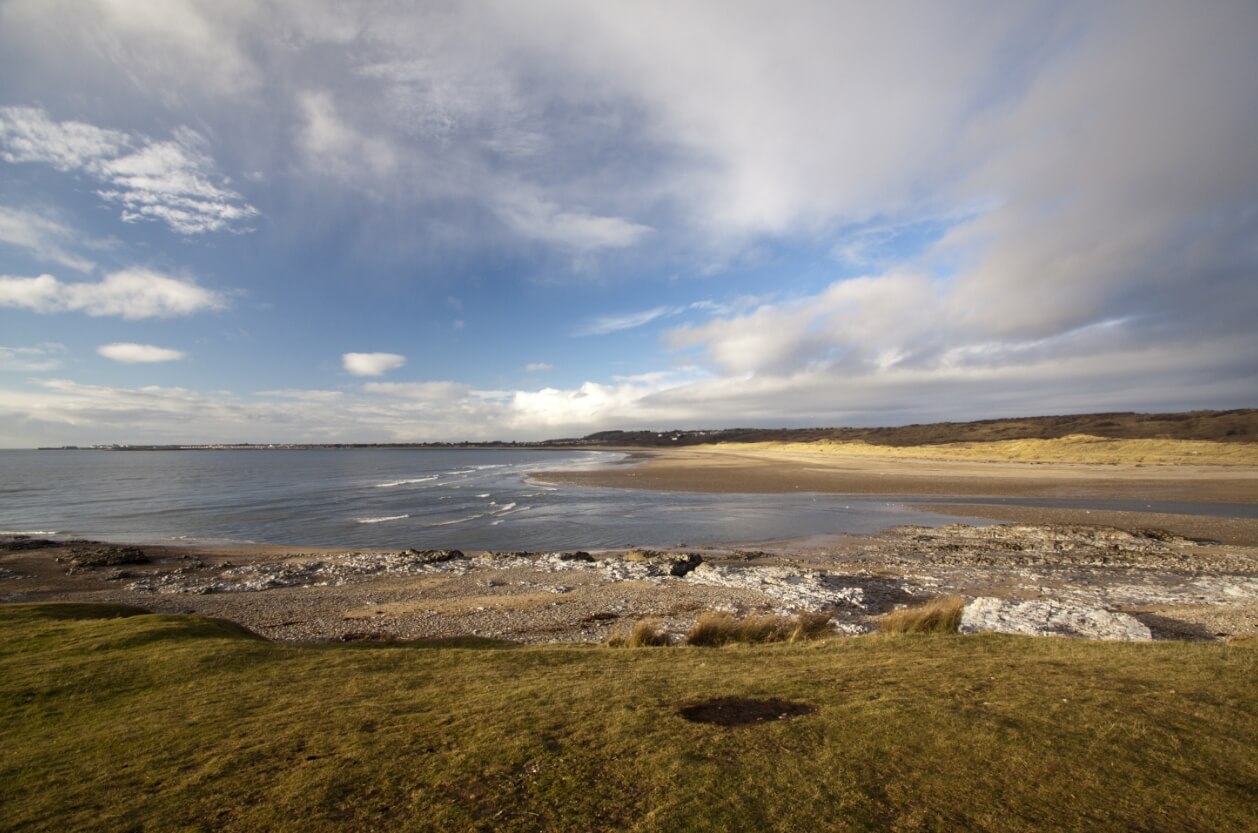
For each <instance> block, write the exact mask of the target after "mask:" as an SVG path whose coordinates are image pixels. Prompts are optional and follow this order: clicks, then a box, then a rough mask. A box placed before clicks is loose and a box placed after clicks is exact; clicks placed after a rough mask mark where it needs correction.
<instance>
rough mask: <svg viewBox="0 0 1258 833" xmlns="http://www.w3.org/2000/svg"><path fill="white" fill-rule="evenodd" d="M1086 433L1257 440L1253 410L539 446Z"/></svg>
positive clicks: (757, 431) (653, 436)
mask: <svg viewBox="0 0 1258 833" xmlns="http://www.w3.org/2000/svg"><path fill="white" fill-rule="evenodd" d="M1070 434H1090V435H1092V436H1096V437H1110V438H1113V439H1172V440H1215V441H1218V442H1250V443H1252V442H1258V409H1254V408H1246V409H1242V410H1235V411H1187V412H1184V413H1178V414H1137V413H1110V414H1072V415H1069V416H1039V417H1019V418H1016V419H984V420H978V421H975V422H934V423H929V424H925V425H902V426H899V427H896V428H726V429H720V430H711V431H703V430H678V431H599V432H598V433H596V434H590V435H589V436H586V437H582V438H580V439H569V440H549V441H547V442H545V443H542V445H618V446H644V447H645V446H655V447H657V446H670V447H676V446H681V445H699V444H702V443H739V442H768V441H792V442H810V441H812V440H840V441H841V440H863V441H865V442H867V443H872V444H875V445H888V446H914V445H938V444H940V443H955V442H990V441H993V440H1026V439H1044V440H1047V439H1054V438H1057V437H1065V436H1068V435H1070Z"/></svg>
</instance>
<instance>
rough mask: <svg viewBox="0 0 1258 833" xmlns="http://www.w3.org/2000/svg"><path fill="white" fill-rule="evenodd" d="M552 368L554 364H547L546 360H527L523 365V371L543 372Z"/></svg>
mask: <svg viewBox="0 0 1258 833" xmlns="http://www.w3.org/2000/svg"><path fill="white" fill-rule="evenodd" d="M554 369H555V366H554V365H553V364H547V363H546V362H529V363H528V364H526V365H525V366H524V372H525V373H545V372H546V371H548V370H554Z"/></svg>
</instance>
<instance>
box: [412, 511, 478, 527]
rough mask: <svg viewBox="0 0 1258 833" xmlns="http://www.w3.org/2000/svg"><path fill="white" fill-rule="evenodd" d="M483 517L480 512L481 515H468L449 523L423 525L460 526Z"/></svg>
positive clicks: (439, 522) (438, 522) (437, 522)
mask: <svg viewBox="0 0 1258 833" xmlns="http://www.w3.org/2000/svg"><path fill="white" fill-rule="evenodd" d="M483 517H485V513H484V512H481V513H479V514H476V515H468V516H467V517H466V518H454V519H452V520H449V521H433V522H432V523H430V524H425V526H450V525H451V524H461V523H466V522H468V521H474V520H476V519H477V518H483Z"/></svg>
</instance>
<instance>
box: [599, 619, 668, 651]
mask: <svg viewBox="0 0 1258 833" xmlns="http://www.w3.org/2000/svg"><path fill="white" fill-rule="evenodd" d="M669 644H671V641H670V640H669V638H668V633H667V631H664V630H663V629H661V628H660V625H659V622H656V621H655V620H654V619H642V620H640V621H639V622H637V623H635V624H634V626H633V627H632V628H630V629H629V632H628V633H626V634H616V635H614V636H612V638H611V639H609V640H607V645H608V646H609V647H611V648H656V647H659V646H662V645H669Z"/></svg>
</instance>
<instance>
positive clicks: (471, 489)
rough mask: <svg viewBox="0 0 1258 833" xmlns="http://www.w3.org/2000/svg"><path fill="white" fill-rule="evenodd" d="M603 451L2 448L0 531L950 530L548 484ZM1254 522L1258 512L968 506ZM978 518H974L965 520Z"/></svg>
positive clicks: (535, 546) (278, 536)
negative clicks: (549, 476)
mask: <svg viewBox="0 0 1258 833" xmlns="http://www.w3.org/2000/svg"><path fill="white" fill-rule="evenodd" d="M622 456H623V455H620V454H613V453H607V452H593V451H541V450H497V449H494V450H481V449H467V450H429V449H424V450H395V449H328V450H310V451H296V450H294V451H287V450H285V451H278V450H277V451H125V452H124V451H87V450H80V451H0V534H14V533H21V534H32V535H40V536H57V537H81V538H93V539H99V540H106V541H120V542H136V543H178V542H186V543H208V544H216V543H222V544H229V543H265V544H285V545H292V546H301V545H305V546H333V547H364V548H366V547H398V548H405V547H414V548H416V549H439V548H460V549H470V550H475V549H492V550H529V551H539V550H556V549H578V548H587V549H598V548H612V547H632V546H643V547H661V546H674V545H701V544H754V543H756V542H764V541H779V540H784V539H793V538H803V537H809V536H815V535H831V534H841V533H851V534H870V533H874V532H878V531H879V530H882V529H886V528H887V527H891V526H897V525H900V524H907V523H917V524H924V525H928V526H935V525H939V524H943V523H949V522H952V521H954V520H964V519H957V518H951V517H948V516H945V515H938V514H932V513H926V512H919V511H916V510H914V509H913V508H912V506H911V504H912V503H915V502H923V501H927V502H943V499H941V498H937V497H930V498H921V497H917V498H909V497H906V498H901V499H892V498H885V497H856V496H846V495H820V494H790V495H783V494H778V495H747V494H742V495H737V494H697V493H688V492H652V491H647V490H637V489H592V488H581V487H574V486H552V485H547V484H544V483H541V482H538V481H537V480H536V479H535V477H534V476H535V475H536V474H537V473H539V472H542V471H546V470H554V469H565V468H573V467H580V466H592V465H607V464H609V463H613V462H615V461H617V460H619V459H621V458H622ZM953 502H957V503H975V502H982V503H998V502H1000V503H1009V504H1038V505H1054V506H1069V507H1075V508H1092V509H1119V510H1128V511H1146V512H1148V511H1153V512H1157V511H1161V512H1187V513H1192V514H1205V515H1217V516H1223V517H1258V506H1248V505H1234V504H1204V503H1196V504H1187V503H1166V502H1148V501H1095V500H1093V501H1087V500H1048V501H1045V500H1038V501H1032V500H1017V499H1010V500H1004V501H1000V500H994V499H989V498H983V499H974V498H962V499H956V500H954V501H953ZM966 522H969V523H974V522H975V521H972V520H967V521H966Z"/></svg>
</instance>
